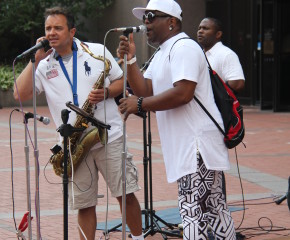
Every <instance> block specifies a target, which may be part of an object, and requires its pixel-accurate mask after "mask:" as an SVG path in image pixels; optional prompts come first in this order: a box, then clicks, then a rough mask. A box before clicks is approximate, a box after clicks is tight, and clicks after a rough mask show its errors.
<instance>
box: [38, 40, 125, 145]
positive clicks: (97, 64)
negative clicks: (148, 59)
mask: <svg viewBox="0 0 290 240" xmlns="http://www.w3.org/2000/svg"><path fill="white" fill-rule="evenodd" d="M74 41H75V42H76V44H77V47H78V51H77V94H78V102H79V107H80V108H81V107H82V106H83V104H84V102H85V101H86V100H87V98H88V94H89V93H90V91H91V90H92V88H93V85H94V84H95V83H96V82H97V80H98V78H99V76H100V74H101V72H102V71H103V69H104V63H103V61H100V60H97V59H95V58H93V57H91V56H90V55H89V54H88V53H86V52H85V51H84V50H83V48H82V47H81V46H80V41H79V40H78V39H74ZM86 44H87V45H88V46H89V49H90V51H91V52H93V53H94V55H96V56H98V55H100V56H103V55H104V46H103V45H101V44H94V43H86ZM54 55H55V51H53V52H52V53H51V54H50V55H49V56H48V57H47V58H46V59H44V60H42V61H40V63H39V65H38V67H37V69H36V89H37V91H38V92H39V93H41V92H42V91H44V92H45V95H46V99H47V103H48V107H49V110H50V113H51V115H52V118H53V120H54V123H55V125H56V127H59V126H60V125H61V124H62V123H63V122H62V119H61V111H62V110H63V109H66V108H67V107H66V102H68V101H71V102H72V103H73V93H72V89H71V86H70V84H69V82H68V80H67V79H66V77H65V75H64V73H63V71H62V69H61V66H60V64H59V62H58V61H57V60H56V59H55V57H54ZM105 57H106V58H107V59H109V60H110V62H111V64H112V68H111V70H110V72H109V76H107V78H106V79H105V84H104V85H105V87H107V86H108V85H109V84H110V83H111V82H112V81H114V80H115V79H119V78H121V77H122V75H123V71H122V70H121V68H120V67H119V65H118V64H117V62H116V61H115V59H114V57H113V56H112V55H111V53H110V52H109V51H108V50H106V53H105ZM72 63H73V57H71V59H70V60H69V61H68V62H65V61H64V65H65V67H66V70H67V72H68V74H69V77H70V80H71V82H73V74H72V71H73V70H72ZM85 65H86V66H87V69H86V66H85ZM88 67H89V68H88ZM88 69H89V71H88ZM105 104H106V111H104V101H102V102H100V103H98V104H97V106H96V110H95V112H94V117H95V118H96V119H98V120H100V121H103V122H105V115H106V123H107V124H109V125H111V130H109V131H108V142H112V141H113V140H115V139H117V138H119V137H120V136H122V135H123V133H122V131H123V121H122V118H121V116H120V113H119V111H118V106H117V105H116V103H115V101H114V99H113V98H109V99H107V100H106V101H105ZM70 111H71V110H70ZM75 120H76V113H75V112H74V111H71V113H70V114H69V120H68V123H70V124H71V125H72V126H73V125H74V123H75ZM98 145H99V146H101V145H100V144H98Z"/></svg>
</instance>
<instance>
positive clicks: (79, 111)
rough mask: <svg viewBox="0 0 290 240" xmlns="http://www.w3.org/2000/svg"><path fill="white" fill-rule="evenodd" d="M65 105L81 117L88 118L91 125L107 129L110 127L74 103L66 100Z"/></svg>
mask: <svg viewBox="0 0 290 240" xmlns="http://www.w3.org/2000/svg"><path fill="white" fill-rule="evenodd" d="M66 106H67V107H68V108H70V109H71V110H73V111H74V112H76V113H77V114H79V115H81V116H82V117H84V118H86V119H87V120H88V122H90V123H92V125H94V126H96V127H102V128H105V129H108V130H110V129H111V126H110V125H108V124H105V123H103V122H102V121H100V120H98V119H96V118H94V117H93V116H91V115H90V114H88V113H87V112H85V111H84V110H82V109H81V108H79V107H77V106H76V105H74V104H72V102H67V103H66Z"/></svg>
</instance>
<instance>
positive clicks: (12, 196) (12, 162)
mask: <svg viewBox="0 0 290 240" xmlns="http://www.w3.org/2000/svg"><path fill="white" fill-rule="evenodd" d="M14 111H16V109H13V110H12V111H11V113H10V115H9V145H10V158H11V198H12V213H13V222H14V227H15V230H16V232H18V227H17V224H16V218H15V201H14V198H15V194H14V171H13V170H14V158H13V148H12V128H11V118H12V114H13V112H14ZM17 239H19V237H18V236H17Z"/></svg>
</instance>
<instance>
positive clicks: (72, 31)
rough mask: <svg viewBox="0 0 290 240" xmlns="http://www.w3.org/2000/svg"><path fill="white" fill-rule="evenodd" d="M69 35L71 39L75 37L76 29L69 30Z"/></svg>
mask: <svg viewBox="0 0 290 240" xmlns="http://www.w3.org/2000/svg"><path fill="white" fill-rule="evenodd" d="M69 31H70V34H71V35H72V37H74V36H75V34H76V31H77V29H76V28H71V29H70V30H69Z"/></svg>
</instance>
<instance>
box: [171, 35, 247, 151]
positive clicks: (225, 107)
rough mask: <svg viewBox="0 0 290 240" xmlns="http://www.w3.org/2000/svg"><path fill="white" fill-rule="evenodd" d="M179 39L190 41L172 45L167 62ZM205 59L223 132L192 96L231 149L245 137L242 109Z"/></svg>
mask: <svg viewBox="0 0 290 240" xmlns="http://www.w3.org/2000/svg"><path fill="white" fill-rule="evenodd" d="M181 39H190V38H187V37H186V38H180V39H178V40H176V41H175V42H174V43H173V45H172V47H171V49H170V51H169V60H170V52H171V50H172V48H173V46H174V44H175V43H176V42H177V41H179V40H181ZM192 40H193V39H192ZM204 55H205V53H204ZM205 58H206V61H207V63H208V70H209V74H210V80H211V85H212V91H213V94H214V99H215V103H216V105H217V108H218V110H219V111H220V113H221V116H222V120H223V124H224V129H225V130H223V129H222V128H221V127H220V125H219V124H218V123H217V122H216V120H215V119H214V118H213V116H212V115H211V114H210V113H209V112H208V111H207V109H206V108H205V107H204V106H203V104H202V103H201V102H200V101H199V100H198V98H197V97H196V96H194V99H195V101H196V102H197V103H198V104H199V105H200V107H201V108H202V109H203V110H204V111H205V113H206V114H207V115H208V116H209V118H210V119H211V120H212V121H213V123H214V124H215V125H216V126H217V128H218V129H219V130H220V131H221V133H222V134H223V135H224V142H225V145H226V147H227V148H229V149H231V148H234V147H236V146H237V145H238V144H239V143H241V142H242V140H243V138H244V136H245V126H244V122H243V108H242V106H241V105H240V103H239V101H238V99H237V97H236V96H235V94H234V93H233V91H232V90H231V89H230V88H229V87H228V86H227V85H226V84H225V82H224V81H223V80H222V79H221V78H220V77H219V75H218V74H217V73H216V72H215V71H214V70H213V69H212V68H211V66H210V64H209V62H208V59H207V57H206V55H205Z"/></svg>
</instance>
